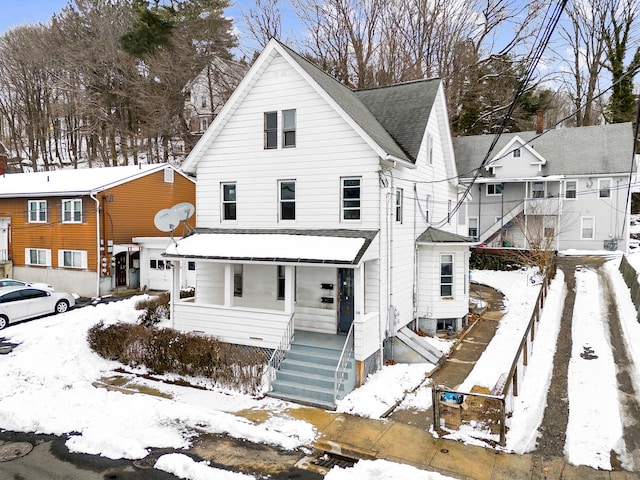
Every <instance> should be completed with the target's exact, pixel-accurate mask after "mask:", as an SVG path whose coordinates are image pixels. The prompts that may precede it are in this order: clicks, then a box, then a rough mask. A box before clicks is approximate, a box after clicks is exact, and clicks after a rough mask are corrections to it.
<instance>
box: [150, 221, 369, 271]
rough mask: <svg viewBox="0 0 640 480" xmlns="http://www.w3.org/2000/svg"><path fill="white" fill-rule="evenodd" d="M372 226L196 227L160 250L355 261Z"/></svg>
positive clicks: (229, 257) (232, 257)
mask: <svg viewBox="0 0 640 480" xmlns="http://www.w3.org/2000/svg"><path fill="white" fill-rule="evenodd" d="M377 233H378V232H377V231H375V230H291V229H281V230H256V229H211V228H196V229H195V230H194V231H193V232H192V233H191V234H189V235H187V236H185V237H183V238H181V239H180V240H177V241H176V242H175V243H174V244H172V245H170V246H169V247H167V249H166V250H165V252H164V253H163V254H162V255H163V256H164V257H168V258H191V259H203V260H213V261H216V260H217V261H221V262H222V261H245V262H247V261H249V262H256V263H304V264H325V265H358V264H359V263H360V261H361V259H362V256H363V255H364V253H365V252H366V250H367V248H369V245H371V242H372V241H373V239H374V238H375V236H376V235H377Z"/></svg>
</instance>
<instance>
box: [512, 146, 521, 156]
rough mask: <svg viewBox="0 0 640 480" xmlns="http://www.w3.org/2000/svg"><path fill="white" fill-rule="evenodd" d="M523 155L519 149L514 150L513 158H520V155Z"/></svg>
mask: <svg viewBox="0 0 640 480" xmlns="http://www.w3.org/2000/svg"><path fill="white" fill-rule="evenodd" d="M521 154H522V152H521V150H520V149H519V148H514V149H513V158H520V155H521Z"/></svg>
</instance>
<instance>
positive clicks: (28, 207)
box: [27, 200, 49, 223]
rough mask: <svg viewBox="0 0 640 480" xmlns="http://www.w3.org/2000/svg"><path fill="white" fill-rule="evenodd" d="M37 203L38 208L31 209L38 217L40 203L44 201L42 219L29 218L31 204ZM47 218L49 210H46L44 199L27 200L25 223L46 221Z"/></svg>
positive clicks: (40, 209)
mask: <svg viewBox="0 0 640 480" xmlns="http://www.w3.org/2000/svg"><path fill="white" fill-rule="evenodd" d="M32 203H37V204H38V208H37V209H36V210H34V211H33V213H35V214H36V215H37V216H38V217H40V213H41V212H42V210H43V209H42V208H40V204H41V203H44V220H31V213H32V211H31V204H32ZM48 218H49V212H48V211H47V201H46V200H28V201H27V223H47V219H48Z"/></svg>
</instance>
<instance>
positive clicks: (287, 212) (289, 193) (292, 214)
mask: <svg viewBox="0 0 640 480" xmlns="http://www.w3.org/2000/svg"><path fill="white" fill-rule="evenodd" d="M278 194H279V196H280V220H295V219H296V182H295V180H280V182H279V193H278Z"/></svg>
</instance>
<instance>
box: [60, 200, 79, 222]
mask: <svg viewBox="0 0 640 480" xmlns="http://www.w3.org/2000/svg"><path fill="white" fill-rule="evenodd" d="M62 222H63V223H82V199H79V198H74V199H72V200H62Z"/></svg>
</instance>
